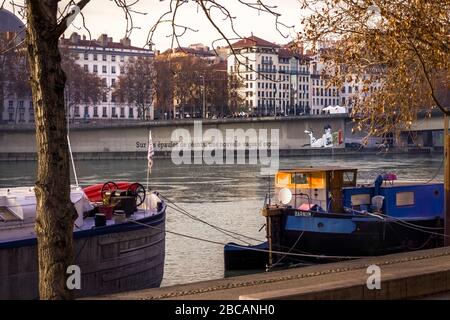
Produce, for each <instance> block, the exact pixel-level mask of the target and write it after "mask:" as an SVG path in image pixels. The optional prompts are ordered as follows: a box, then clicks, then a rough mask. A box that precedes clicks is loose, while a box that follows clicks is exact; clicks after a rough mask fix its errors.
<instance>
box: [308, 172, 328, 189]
mask: <svg viewBox="0 0 450 320" xmlns="http://www.w3.org/2000/svg"><path fill="white" fill-rule="evenodd" d="M310 187H311V188H312V189H323V188H325V172H313V173H311V186H310Z"/></svg>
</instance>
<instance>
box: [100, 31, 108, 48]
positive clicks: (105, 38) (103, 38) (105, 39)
mask: <svg viewBox="0 0 450 320" xmlns="http://www.w3.org/2000/svg"><path fill="white" fill-rule="evenodd" d="M108 40H109V38H108V35H107V34H106V33H103V34H102V35H101V36H100V37H99V38H98V42H99V43H100V45H101V46H103V47H106V46H107V45H108Z"/></svg>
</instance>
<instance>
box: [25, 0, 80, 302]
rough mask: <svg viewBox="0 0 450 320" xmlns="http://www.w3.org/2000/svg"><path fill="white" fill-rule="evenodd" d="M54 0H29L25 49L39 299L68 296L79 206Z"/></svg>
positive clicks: (67, 297) (70, 294) (70, 295)
mask: <svg viewBox="0 0 450 320" xmlns="http://www.w3.org/2000/svg"><path fill="white" fill-rule="evenodd" d="M57 4H58V1H56V0H28V1H27V6H26V9H27V23H28V24H27V39H26V44H27V49H28V56H29V57H28V59H29V64H30V76H31V81H30V82H31V89H32V96H33V105H34V111H35V121H36V142H37V150H38V169H37V181H36V185H35V192H36V198H37V214H36V227H35V229H36V233H37V238H38V260H39V295H40V298H41V299H70V298H72V293H71V292H70V291H69V290H68V289H67V286H66V279H67V273H66V270H67V267H68V266H69V265H71V264H72V263H73V243H72V242H73V241H72V232H73V224H74V220H75V218H76V211H75V207H74V206H73V204H72V203H71V201H70V166H69V164H70V162H69V152H68V144H67V127H66V116H65V115H66V113H65V107H64V106H65V104H64V85H65V80H66V77H65V74H64V72H63V70H62V68H61V56H60V53H59V48H58V39H59V35H58V34H57V32H56V31H55V27H56V24H57V19H56V17H57V12H58V11H57Z"/></svg>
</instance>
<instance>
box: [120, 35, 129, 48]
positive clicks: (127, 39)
mask: <svg viewBox="0 0 450 320" xmlns="http://www.w3.org/2000/svg"><path fill="white" fill-rule="evenodd" d="M120 43H121V44H122V45H123V46H124V47H130V46H131V40H130V38H127V37H125V38H123V39H120Z"/></svg>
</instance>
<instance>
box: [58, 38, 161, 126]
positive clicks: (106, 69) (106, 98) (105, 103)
mask: <svg viewBox="0 0 450 320" xmlns="http://www.w3.org/2000/svg"><path fill="white" fill-rule="evenodd" d="M60 45H61V46H65V47H66V48H68V50H69V52H71V53H73V54H76V55H78V59H77V60H76V63H77V64H79V65H80V66H81V67H83V68H84V70H85V71H88V72H91V73H94V74H97V75H98V76H99V77H100V78H101V79H102V80H103V82H104V84H106V86H107V87H108V89H109V90H108V92H107V93H105V94H104V95H103V97H102V101H101V103H100V104H98V105H76V106H73V107H72V108H71V109H70V117H71V118H72V119H79V118H82V119H129V120H133V119H139V115H138V109H137V107H136V106H134V105H124V104H122V103H119V102H118V101H117V99H116V97H115V96H114V94H113V91H114V87H115V86H116V84H117V82H118V78H119V76H120V75H121V74H123V73H124V72H125V64H126V63H127V61H128V60H129V59H130V58H131V57H154V52H153V51H152V50H151V49H143V48H139V47H134V46H132V45H131V41H130V39H127V38H125V39H121V40H120V41H119V42H114V41H113V39H112V37H108V35H107V34H102V35H101V36H100V37H99V38H98V39H97V40H87V39H86V37H85V36H80V35H79V34H77V33H73V34H72V35H71V36H70V37H69V38H65V37H64V36H63V37H62V38H61V40H60ZM150 114H153V112H152V111H150Z"/></svg>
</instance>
